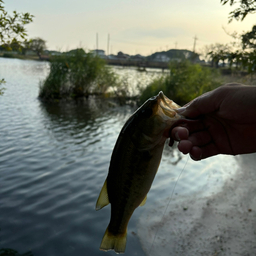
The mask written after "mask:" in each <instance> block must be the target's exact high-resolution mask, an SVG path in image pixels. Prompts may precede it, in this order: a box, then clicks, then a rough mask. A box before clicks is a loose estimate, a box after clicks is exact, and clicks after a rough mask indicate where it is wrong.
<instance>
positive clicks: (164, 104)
mask: <svg viewBox="0 0 256 256" xmlns="http://www.w3.org/2000/svg"><path fill="white" fill-rule="evenodd" d="M156 98H157V101H158V104H159V106H160V109H161V110H160V111H161V112H163V114H165V115H166V116H167V117H169V118H175V117H177V112H176V111H175V109H178V108H180V106H179V105H178V104H176V103H175V102H173V101H172V100H170V99H169V98H167V97H166V96H165V95H164V93H163V92H162V91H160V92H159V93H158V95H157V96H156Z"/></svg>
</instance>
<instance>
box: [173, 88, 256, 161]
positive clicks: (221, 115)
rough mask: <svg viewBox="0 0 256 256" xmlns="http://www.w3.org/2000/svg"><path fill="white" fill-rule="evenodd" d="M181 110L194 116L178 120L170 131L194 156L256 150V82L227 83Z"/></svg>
mask: <svg viewBox="0 0 256 256" xmlns="http://www.w3.org/2000/svg"><path fill="white" fill-rule="evenodd" d="M177 112H178V113H179V114H181V115H183V116H185V117H186V118H188V119H194V120H193V121H191V120H186V119H184V120H182V121H180V122H179V123H176V126H175V127H174V128H173V129H172V131H171V134H170V135H171V139H173V140H177V141H179V145H178V149H179V150H180V151H181V152H183V153H184V154H188V153H189V154H190V156H191V158H192V159H194V160H201V159H204V158H207V157H210V156H214V155H217V154H230V155H236V154H246V153H252V152H256V86H245V85H241V84H227V85H224V86H221V87H219V88H217V89H215V90H213V91H210V92H208V93H205V94H203V95H201V96H199V97H198V98H196V99H194V100H193V101H191V102H190V103H188V104H186V105H185V106H184V107H183V108H180V109H178V110H177Z"/></svg>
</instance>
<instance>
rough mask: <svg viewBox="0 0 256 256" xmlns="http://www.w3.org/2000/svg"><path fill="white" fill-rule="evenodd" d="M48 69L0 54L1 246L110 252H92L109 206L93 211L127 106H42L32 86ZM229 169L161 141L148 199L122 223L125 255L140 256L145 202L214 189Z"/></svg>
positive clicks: (54, 252)
mask: <svg viewBox="0 0 256 256" xmlns="http://www.w3.org/2000/svg"><path fill="white" fill-rule="evenodd" d="M48 72H49V65H48V63H47V62H36V61H28V60H17V59H4V58H0V78H4V79H5V80H6V84H5V85H4V87H5V88H6V90H5V92H4V95H3V96H0V138H1V143H0V249H1V248H12V249H15V250H17V251H19V252H20V253H24V252H27V251H31V252H32V253H33V255H36V256H60V255H61V256H77V255H79V256H82V255H90V256H94V255H115V253H113V252H108V253H105V252H101V251H99V249H98V248H99V245H100V242H101V239H102V236H103V234H104V232H105V229H106V227H107V225H108V222H109V216H110V207H105V208H104V209H102V210H100V211H98V212H96V211H95V202H96V200H97V197H98V195H99V192H100V189H101V186H102V185H103V182H104V180H105V177H106V175H107V172H108V166H109V160H110V156H111V152H112V149H113V147H114V144H115V141H116V139H117V136H118V133H119V131H120V129H121V128H122V126H123V124H124V123H125V121H126V120H127V118H128V117H129V116H130V115H131V114H132V112H133V111H134V109H133V108H132V107H129V106H123V107H119V106H117V105H114V104H112V103H110V102H108V101H105V100H104V101H103V100H98V99H93V98H89V99H88V100H87V101H85V102H83V103H81V102H80V103H79V102H78V103H42V102H40V101H39V100H38V99H37V95H38V85H39V81H40V80H43V79H44V78H45V77H46V75H47V74H48ZM117 72H119V73H120V74H127V73H128V74H129V76H130V78H129V79H133V82H134V83H135V84H136V83H137V82H138V80H139V79H141V77H142V76H143V78H142V80H144V81H145V80H147V79H150V77H152V74H153V73H152V72H148V73H143V74H142V75H140V74H141V72H137V71H136V70H129V69H118V70H117ZM154 74H155V73H154ZM140 83H141V82H140ZM235 169H236V162H235V159H234V158H232V157H228V156H217V157H214V158H211V159H210V160H205V161H202V162H194V161H192V160H191V159H189V158H188V157H187V156H183V155H181V154H180V153H179V152H178V151H177V149H175V147H174V148H173V149H171V148H170V147H168V146H166V148H165V150H164V154H163V159H162V163H161V165H160V168H159V171H158V174H157V176H156V179H155V181H154V183H153V186H152V189H151V191H150V192H149V195H148V200H147V203H146V205H145V206H144V207H139V209H137V210H136V211H135V213H134V215H133V216H132V218H131V221H130V223H129V227H128V242H127V247H126V254H127V255H141V256H143V255H146V254H145V252H144V251H143V250H142V247H141V241H142V240H143V235H142V236H139V235H138V230H139V229H140V224H139V223H138V219H140V218H141V217H143V215H144V214H145V212H146V211H147V205H148V206H152V205H154V204H155V203H156V202H157V201H158V200H160V199H163V198H168V197H169V198H170V197H171V195H172V197H175V198H179V197H182V196H187V195H191V196H194V197H196V196H197V195H198V194H202V193H204V194H210V193H215V192H216V191H218V190H220V189H221V187H222V185H223V184H224V182H225V180H226V179H228V178H229V177H230V176H231V175H232V173H233V172H234V171H235ZM181 172H182V175H181V176H179V175H180V173H181ZM178 177H179V180H178V182H177V184H176V180H177V178H178ZM175 184H176V185H175ZM174 188H175V190H174ZM173 191H174V193H173ZM163 213H164V209H163ZM147 221H148V222H149V223H150V219H149V220H147Z"/></svg>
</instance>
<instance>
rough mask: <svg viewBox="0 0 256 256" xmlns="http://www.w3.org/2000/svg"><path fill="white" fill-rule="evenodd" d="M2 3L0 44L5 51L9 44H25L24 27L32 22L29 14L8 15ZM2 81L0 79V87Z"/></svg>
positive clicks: (0, 8)
mask: <svg viewBox="0 0 256 256" xmlns="http://www.w3.org/2000/svg"><path fill="white" fill-rule="evenodd" d="M3 5H4V1H3V0H0V44H1V45H4V46H5V48H6V49H7V50H12V48H11V44H12V43H13V44H14V45H17V44H19V45H20V44H21V43H23V42H26V41H27V40H26V37H27V33H26V29H25V25H27V24H29V23H30V22H32V21H33V17H34V16H33V15H31V14H29V13H17V12H16V11H14V12H13V14H12V15H10V14H8V13H7V12H6V11H5V9H4V6H3ZM3 83H4V79H0V85H1V84H3ZM3 90H4V89H3V88H0V95H2V94H3Z"/></svg>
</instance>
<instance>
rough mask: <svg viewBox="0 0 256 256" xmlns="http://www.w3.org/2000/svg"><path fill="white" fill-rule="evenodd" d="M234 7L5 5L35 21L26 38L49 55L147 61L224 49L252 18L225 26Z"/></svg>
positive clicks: (26, 1) (54, 0) (11, 1)
mask: <svg viewBox="0 0 256 256" xmlns="http://www.w3.org/2000/svg"><path fill="white" fill-rule="evenodd" d="M235 7H236V6H232V7H231V6H229V5H225V6H222V5H221V4H220V1H217V0H211V1H210V0H194V1H191V0H190V1H189V0H180V1H174V0H169V1H167V0H160V1H153V0H147V1H145V0H138V1H135V0H130V1H117V0H108V1H104V2H103V1H100V0H94V1H93V2H89V1H86V0H84V1H81V0H73V1H72V2H64V1H63V0H62V1H60V0H51V1H50V0H45V1H44V2H41V3H40V4H38V2H35V1H32V0H23V1H17V0H16V1H15V0H8V1H7V0H6V1H5V8H6V10H7V11H8V12H12V11H14V10H16V11H18V12H29V13H31V14H33V15H34V16H35V18H34V22H33V23H31V24H29V25H27V31H28V36H29V38H34V37H41V38H42V39H44V40H46V42H47V48H48V49H49V50H59V51H67V50H71V49H74V48H77V47H82V48H84V49H87V50H93V49H96V34H98V49H102V50H105V51H106V52H107V42H108V34H109V35H110V40H109V42H110V43H109V53H112V54H116V53H117V52H118V51H122V52H124V53H127V54H130V55H135V54H141V55H150V54H152V53H154V52H157V51H166V50H169V49H187V50H193V45H194V37H195V36H196V37H197V38H198V40H197V41H196V51H199V50H200V49H201V48H202V47H203V46H204V45H209V44H215V43H222V44H225V43H229V42H231V41H232V38H231V37H230V36H229V35H227V34H226V33H225V31H224V30H223V28H222V27H224V28H225V29H226V30H227V31H229V32H234V31H237V32H238V33H241V32H243V31H249V30H251V28H252V26H253V25H254V24H255V23H256V22H255V18H254V15H248V17H246V18H245V20H244V21H243V22H240V21H236V20H234V21H233V22H232V23H228V20H229V19H228V16H229V12H230V11H232V10H234V8H235Z"/></svg>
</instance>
